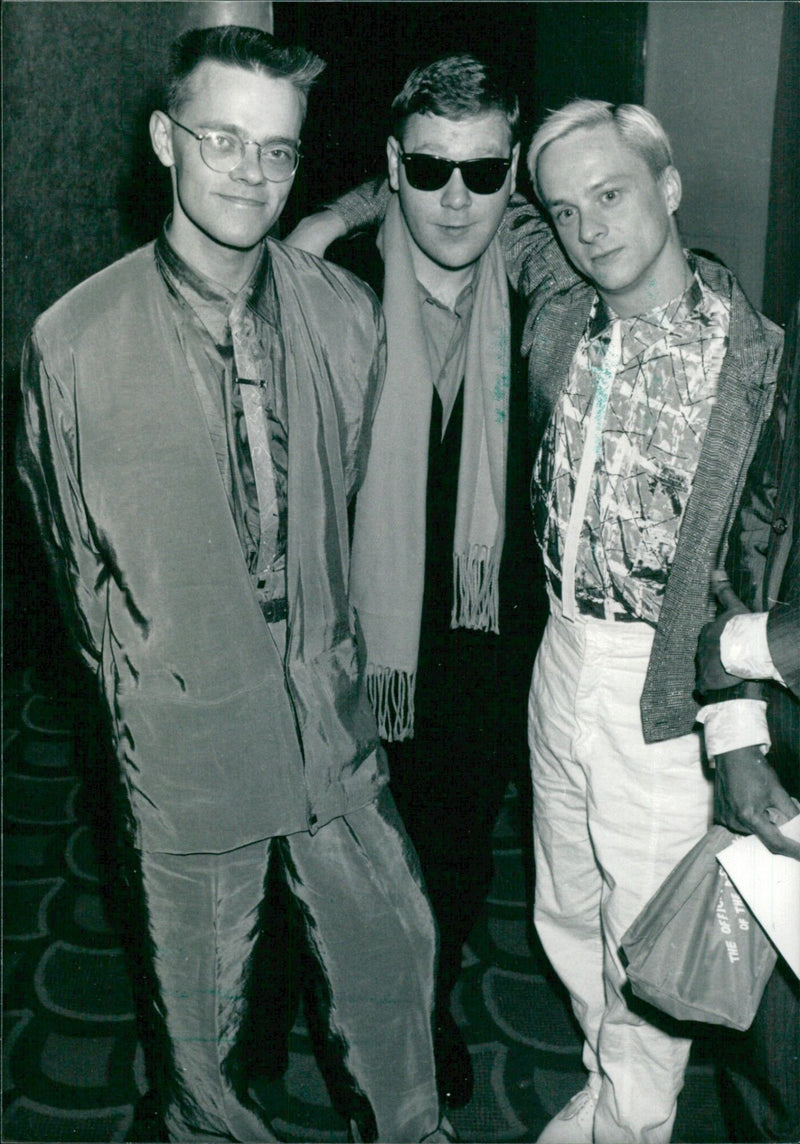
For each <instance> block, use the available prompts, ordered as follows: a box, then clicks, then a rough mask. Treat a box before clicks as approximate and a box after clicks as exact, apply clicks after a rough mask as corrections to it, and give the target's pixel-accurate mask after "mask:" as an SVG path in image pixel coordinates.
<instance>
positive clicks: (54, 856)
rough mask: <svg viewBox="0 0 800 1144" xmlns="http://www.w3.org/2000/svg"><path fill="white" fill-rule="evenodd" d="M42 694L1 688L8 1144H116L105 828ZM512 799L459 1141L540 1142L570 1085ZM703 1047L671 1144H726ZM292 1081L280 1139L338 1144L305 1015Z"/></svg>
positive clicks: (10, 685) (476, 949)
mask: <svg viewBox="0 0 800 1144" xmlns="http://www.w3.org/2000/svg"><path fill="white" fill-rule="evenodd" d="M44 690H45V689H44V688H42V687H40V686H39V685H37V682H36V679H35V677H34V673H33V671H32V670H27V671H22V672H18V673H16V674H14V675H12V677H11V678H10V679H8V680H7V681H6V687H5V698H4V707H5V721H4V748H5V798H4V820H5V821H4V826H5V851H4V888H5V938H4V946H5V949H4V954H5V956H4V1003H5V1018H4V1044H3V1056H4V1068H3V1098H4V1099H3V1130H2V1139H3V1140H4V1141H72V1142H74V1141H87V1142H88V1141H115V1140H124V1139H125V1137H126V1134H127V1133H128V1132H129V1131H130V1128H131V1125H132V1123H133V1115H134V1106H135V1104H136V1102H137V1100H138V1098H139V1096H140V1094H142V1093H144V1092H145V1090H146V1087H147V1082H146V1079H145V1069H144V1060H143V1055H142V1051H141V1047H140V1045H139V1043H138V1039H137V1032H136V1022H135V1018H134V1012H133V1003H132V997H131V989H130V985H129V981H128V977H127V973H126V963H125V958H124V955H123V952H122V949H121V948H120V943H119V938H118V931H117V930H116V929H115V927H114V926H113V925H112V924H111V922H110V921H109V918H110V917H112V916H113V915H112V914H110V913H109V911H108V909H106V907H105V896H104V893H103V885H104V883H105V881H106V878H105V877H101V874H102V871H103V869H104V868H105V867H104V865H103V863H102V862H101V860H100V858H99V855H101V854H103V853H104V852H105V851H104V842H103V829H102V827H103V823H102V821H101V822H97V821H95V816H94V815H93V809H95V808H96V805H97V801H96V799H95V798H94V792H93V790H92V787H91V784H87V781H86V776H85V775H83V774H82V767H81V765H80V762H79V759H78V757H77V756H78V755H79V754H80V752H76V731H79V730H80V726H81V719H82V712H81V705H80V703H79V701H78V699H77V698H75V697H72V698H69V697H63V696H60V695H58V694H53V693H51V694H46V693H44ZM49 690H50V691H51V692H53V691H54V689H53V688H52V686H51V687H50V689H49ZM519 803H520V800H519V798H518V797H517V792H516V791H515V790H514V788H513V787H510V788H509V792H508V797H507V800H506V804H505V806H504V808H503V811H502V813H501V815H500V818H499V819H498V823H497V827H496V830H495V880H494V885H493V888H492V891H491V895H490V898H489V900H488V902H487V910H486V914H485V917H484V918H483V919H482V921H481V922H480V923H479V924H478V926H477V927H476V929H475V931H474V932H473V935H472V938H471V940H470V944H469V946H468V947H467V948H466V949H465V954H464V967H463V972H462V976H461V980H460V982H459V985H458V988H457V991H456V996H455V1000H454V1015H455V1017H456V1020H457V1021H458V1023H459V1025H461V1026H462V1028H463V1030H464V1032H465V1035H466V1037H467V1040H468V1042H469V1045H470V1051H471V1053H472V1058H473V1062H474V1066H475V1076H476V1086H475V1095H474V1097H473V1099H472V1101H471V1102H470V1104H469V1105H468V1106H467V1107H466V1108H464V1109H462V1110H458V1111H456V1112H454V1113H453V1114H452V1120H453V1122H454V1124H455V1126H456V1128H457V1130H458V1132H459V1134H460V1135H461V1138H462V1139H463V1140H465V1141H486V1142H488V1141H532V1140H535V1139H536V1137H537V1135H538V1133H539V1132H540V1131H541V1129H542V1127H543V1126H544V1124H545V1123H546V1122H547V1120H548V1119H549V1118H550V1117H551V1116H552V1115H553V1114H554V1113H555V1112H556V1111H558V1109H559V1108H560V1107H562V1105H563V1104H564V1103H565V1102H566V1101H567V1100H568V1099H569V1097H570V1096H571V1095H572V1094H573V1093H574V1092H575V1091H576V1090H577V1089H578V1088H579V1087H580V1085H581V1072H580V1054H579V1040H578V1036H577V1034H576V1030H575V1026H574V1024H573V1021H572V1018H571V1016H570V1013H569V1009H568V1007H567V1006H566V1005H565V1002H564V998H563V995H562V993H561V992H560V990H559V989H558V987H557V986H556V984H555V983H554V982H553V980H552V978H551V976H550V975H549V971H548V968H547V965H546V962H545V960H544V957H543V955H542V954H541V951H539V950H537V949H536V948H535V942H533V941H532V940H531V938H530V935H529V934H528V933H527V927H526V917H527V910H526V904H525V903H526V879H525V875H524V869H525V867H524V863H523V858H522V851H521V848H520V837H521V836H522V835H523V830H522V825H521V820H522V817H523V815H522V814H521V813H520V805H519ZM529 942H530V944H529ZM532 945H533V947H534V948H533V949H532V948H531V946H532ZM712 1048H713V1044H712V1040H711V1037H710V1035H709V1036H708V1037H705V1038H704V1039H703V1040H701V1041H699V1042H696V1043H695V1048H694V1050H693V1056H692V1064H691V1066H690V1070H689V1074H688V1077H687V1082H686V1087H685V1089H684V1092H683V1093H682V1095H681V1099H680V1103H679V1110H678V1120H677V1124H676V1128H675V1135H674V1139H675V1140H680V1141H685V1142H690V1141H698V1142H699V1141H722V1140H724V1138H725V1133H724V1128H723V1124H722V1119H721V1114H720V1109H719V1106H718V1103H717V1098H716V1087H715V1081H714V1075H713V1067H712V1064H711V1054H712ZM286 1080H287V1088H288V1092H289V1101H288V1105H287V1106H286V1111H285V1115H284V1118H283V1123H282V1125H280V1126H278V1125H276V1127H281V1129H282V1135H283V1134H284V1133H285V1136H286V1139H289V1140H293V1141H327V1140H330V1141H338V1140H344V1139H345V1138H346V1137H345V1131H344V1124H343V1122H342V1121H341V1120H340V1119H339V1118H338V1117H337V1115H336V1114H335V1113H334V1111H333V1109H332V1107H331V1104H330V1101H329V1099H328V1096H327V1092H326V1089H325V1085H324V1082H323V1080H322V1077H321V1074H320V1072H319V1070H318V1068H317V1066H316V1062H315V1060H314V1057H313V1055H312V1053H311V1049H310V1041H309V1036H308V1032H307V1030H306V1027H305V1025H304V1023H303V1020H302V1017H301V1018H300V1019H299V1020H298V1022H297V1024H296V1025H295V1028H294V1030H293V1032H292V1034H291V1038H290V1064H289V1069H288V1073H287V1078H286Z"/></svg>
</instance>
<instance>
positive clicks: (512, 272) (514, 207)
mask: <svg viewBox="0 0 800 1144" xmlns="http://www.w3.org/2000/svg"><path fill="white" fill-rule="evenodd" d="M497 233H498V237H499V239H500V244H501V246H502V249H503V257H504V258H505V263H506V273H507V274H508V277H509V280H510V282H511V285H512V286H513V287H514V289H515V290H516V291H518V293H520V294H521V295H522V296H523V297H524V298H525V299H526V301H527V302H528V304H529V305H530V304H532V303H533V302H534V300H535V298H536V295H537V293H538V292H539V291H541V289H542V287H547V288H548V290H549V291H556V292H559V291H562V290H568V289H569V288H570V287H571V286H574V285H575V283H576V282H578V281H579V280H580V279H579V277H578V275H577V274H576V273H575V271H574V270H573V269H572V267H571V266H570V264H569V262H568V261H567V257H566V255H565V254H564V252H563V250H562V249H561V246H560V245H559V242H558V239H557V238H556V236H555V234H554V233H553V229H552V227H551V226H550V223H549V222H548V221H547V218H546V217H545V216H544V215H543V214H542V212H541V211H540V210H539V208H538V207H536V206H534V205H533V203H529V202H528V201H527V199H525V198H524V197H523V196H522V195H519V194H515V195H512V197H511V199H510V200H509V204H508V206H507V207H506V210H505V214H504V215H503V221H502V222H501V224H500V229H499V230H498V232H497Z"/></svg>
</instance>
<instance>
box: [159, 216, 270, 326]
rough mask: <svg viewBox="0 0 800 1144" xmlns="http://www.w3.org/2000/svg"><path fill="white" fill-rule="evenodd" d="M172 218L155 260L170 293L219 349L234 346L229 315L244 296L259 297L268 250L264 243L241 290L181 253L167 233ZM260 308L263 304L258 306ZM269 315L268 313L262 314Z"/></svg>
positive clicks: (161, 239)
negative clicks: (196, 266)
mask: <svg viewBox="0 0 800 1144" xmlns="http://www.w3.org/2000/svg"><path fill="white" fill-rule="evenodd" d="M168 225H169V219H167V221H166V223H165V224H164V228H163V230H162V231H161V234H160V235H159V236H158V238H157V239H156V244H155V254H156V263H157V265H158V268H159V270H160V271H161V274H162V276H163V278H164V281H165V282H166V284H167V288H168V289H169V291H170V293H172V294H173V296H175V297H176V298H177V299H178V300H179V301H182V302H183V303H185V304H186V305H187V306H189V308H190V309H191V310H192V312H193V313H194V314H195V315H196V317H197V319H198V321H199V322H200V323H201V324H202V326H203V327H204V328H205V330H206V332H207V333H208V334H209V336H210V337H211V338H212V340H213V342H214V344H215V345H216V346H218V347H219V348H220V349H229V348H230V346H231V331H230V315H231V311H232V310H233V308H234V306H235V304H236V303H237V302H239V301H240V300H241V302H243V303H244V304H245V305H247V304H248V303H250V302H251V301H254V300H255V299H256V298H258V297H260V294H261V292H262V287H263V284H264V280H265V278H266V274H267V268H268V266H269V253H268V251H267V244H266V243H264V244H263V247H262V250H261V255H260V257H259V259H258V262H257V263H256V265H255V267H254V269H253V273H252V274H251V275H250V277H249V279H248V280H247V282H245V284H244V286H242V288H241V289H240V290H238V291H232V290H229V289H228V288H227V287H226V286H223V285H222V283H220V282H215V281H213V279H211V278H206V277H205V276H204V275H202V274H200V273H199V272H198V271H197V270H195V269H194V268H193V267H192V266H190V265H189V263H188V262H186V260H185V259H184V258H182V257H181V255H180V254H178V252H177V250H175V248H174V246H172V244H171V243H170V241H169V238H168V236H167V227H168ZM259 309H261V307H259ZM261 317H262V318H265V319H267V315H266V314H261Z"/></svg>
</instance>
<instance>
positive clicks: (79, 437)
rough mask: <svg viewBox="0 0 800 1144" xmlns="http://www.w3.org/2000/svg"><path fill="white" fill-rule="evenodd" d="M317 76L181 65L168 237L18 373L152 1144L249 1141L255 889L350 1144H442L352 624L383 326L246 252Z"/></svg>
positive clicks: (213, 32)
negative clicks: (327, 1052)
mask: <svg viewBox="0 0 800 1144" xmlns="http://www.w3.org/2000/svg"><path fill="white" fill-rule="evenodd" d="M323 66H324V65H323V63H322V61H321V60H319V59H318V58H317V57H316V56H314V55H313V54H312V53H310V52H308V51H306V50H305V49H303V48H298V47H282V46H280V45H279V44H277V43H276V42H275V41H274V40H273V39H272V37H271V36H268V35H266V34H265V33H263V32H260V31H257V30H255V29H252V28H240V27H223V28H210V29H209V28H206V29H202V30H193V31H191V32H188V33H186V34H185V35H184V36H182V37H181V38H180V39H179V40H178V41H176V43H175V44H174V45H173V49H172V52H171V58H170V83H169V87H168V91H167V98H166V108H165V110H158V111H155V112H154V113H153V116H152V118H151V121H150V130H151V138H152V143H153V147H154V149H155V152H156V155H157V156H158V158H159V159H160V161H161V162H162V163H163V164H164V166H165V167H166V168H167V169H168V170H169V173H170V178H171V182H172V190H173V210H172V214H171V216H170V217H169V219H168V220H167V223H166V225H165V228H164V230H163V232H162V234H161V235H160V236H159V238H158V239H157V240H156V242H155V243H151V244H149V245H148V246H145V247H143V248H142V249H140V250H138V251H135V252H134V253H133V254H130V255H129V256H128V257H127V258H125V259H123V260H122V261H120V262H118V263H116V264H114V265H113V266H111V267H109V268H107V269H106V270H104V271H102V272H101V273H100V274H98V275H96V276H95V277H94V278H92V279H90V280H88V281H87V282H84V283H82V284H81V285H80V286H78V287H77V288H76V289H75V290H73V291H72V292H71V293H69V294H68V295H67V296H66V297H64V298H62V299H61V300H60V301H59V302H57V303H56V305H55V306H53V307H52V308H51V309H50V310H49V311H48V312H47V313H45V314H44V315H42V316H41V317H40V318H39V320H38V321H37V322H36V324H35V327H34V329H33V332H32V334H31V335H30V338H29V340H28V342H27V345H26V350H25V360H24V367H23V390H24V423H23V426H22V433H21V437H20V443H19V462H20V468H21V472H22V474H23V478H24V480H25V482H26V484H27V487H28V489H29V491H30V494H31V497H32V499H33V503H34V506H35V510H36V513H37V517H38V520H39V524H40V527H41V530H42V535H43V537H44V540H45V543H46V546H47V549H48V552H49V555H50V557H51V560H52V564H53V568H54V571H55V574H56V578H57V582H58V585H59V587H60V590H61V594H62V597H63V601H64V603H65V606H66V607H67V610H68V612H69V615H70V617H71V619H72V622H73V630H74V633H75V637H76V640H77V642H78V645H79V647H80V649H81V651H82V653H83V655H84V658H85V660H86V662H87V663H88V664H89V666H90V668H91V669H92V671H93V672H94V673H95V675H96V677H97V680H98V684H99V686H100V688H101V690H102V693H103V696H104V699H105V702H106V706H107V710H108V716H109V719H110V723H111V728H112V737H113V742H114V746H115V748H116V754H117V758H118V761H119V765H120V781H119V784H118V794H119V802H120V808H121V816H120V817H121V840H122V842H123V845H124V849H125V862H124V866H123V877H124V878H125V880H126V882H127V884H128V888H129V891H130V895H129V897H130V901H129V914H128V918H127V921H128V926H129V931H130V932H133V933H136V932H137V931H138V933H137V937H138V940H139V943H140V945H141V947H142V948H140V950H139V951H138V959H137V964H138V965H139V966H140V967H142V976H141V978H139V977H137V979H136V980H135V982H134V986H135V987H136V990H137V993H138V994H139V995H140V996H141V997H142V998H143V1002H144V1009H143V1017H144V1019H145V1025H146V1027H147V1028H148V1029H149V1031H150V1036H149V1038H148V1042H149V1044H148V1048H149V1052H150V1055H149V1060H148V1064H149V1074H150V1077H151V1081H152V1083H153V1085H154V1086H155V1088H156V1092H157V1095H158V1098H159V1103H160V1106H161V1111H162V1112H163V1115H164V1120H165V1123H166V1129H167V1132H168V1134H169V1138H170V1139H172V1140H180V1141H185V1140H200V1139H202V1140H212V1139H220V1140H223V1139H224V1140H240V1141H256V1140H273V1139H275V1138H276V1137H275V1136H274V1135H273V1133H272V1132H271V1130H270V1128H269V1127H268V1126H267V1124H266V1123H265V1122H264V1120H263V1119H262V1117H261V1116H260V1115H259V1112H258V1110H257V1109H256V1108H255V1107H254V1106H253V1104H252V1103H250V1102H248V1099H247V1096H246V1093H245V1091H244V1089H245V1084H246V1071H247V1062H246V1061H243V1060H242V1059H241V1058H242V1053H241V1051H240V1050H241V1044H242V1026H243V1024H244V1023H245V1022H246V1019H247V1014H248V1004H249V999H250V995H251V989H252V985H253V982H252V975H253V966H254V965H256V964H262V963H263V950H264V949H265V948H266V950H267V953H269V950H270V948H271V947H272V945H273V940H272V931H271V928H270V917H269V915H268V911H267V909H266V906H265V892H266V886H267V876H268V874H269V873H272V872H274V871H275V869H277V871H278V874H279V876H280V877H281V878H282V879H284V880H285V883H286V885H287V887H288V891H289V893H290V894H291V895H292V897H293V899H294V900H295V902H296V903H297V907H298V910H299V913H300V915H301V917H302V919H303V924H304V928H305V931H306V934H307V937H308V942H309V945H310V948H311V953H312V958H313V960H314V961H315V963H316V966H317V969H318V977H319V981H318V985H317V993H318V996H319V998H320V1000H321V1002H322V1006H323V1009H324V1011H325V1015H326V1017H327V1020H328V1025H329V1035H330V1041H331V1043H332V1045H334V1046H336V1047H337V1048H338V1050H339V1052H340V1055H341V1057H342V1063H343V1065H344V1068H345V1070H346V1071H347V1074H348V1075H349V1077H350V1081H351V1085H352V1090H353V1109H354V1111H353V1117H352V1122H351V1138H352V1139H379V1140H381V1141H403V1142H405V1141H413V1140H417V1141H419V1140H423V1139H425V1140H443V1139H450V1138H451V1137H450V1135H449V1131H450V1130H449V1129H448V1128H447V1127H446V1126H445V1127H443V1126H442V1124H441V1118H440V1111H439V1101H438V1096H437V1092H436V1083H435V1076H434V1063H433V1045H432V1029H431V1007H432V991H433V964H434V956H435V929H434V925H433V919H432V916H431V911H430V907H429V904H428V901H427V899H426V896H425V893H424V890H423V888H422V884H421V879H420V876H419V872H418V869H417V867H416V864H415V860H414V856H413V851H412V849H411V847H410V845H409V842H408V838H407V836H406V834H405V831H404V830H403V827H402V824H401V823H400V820H399V818H398V816H397V812H396V810H395V809H394V806H393V803H392V800H391V797H390V795H389V794H388V791H387V789H386V787H385V782H386V776H385V765H384V763H383V759H382V752H381V748H380V743H379V739H378V735H377V729H376V726H375V720H374V716H373V714H372V711H371V709H370V706H369V702H368V699H367V696H366V692H365V690H364V686H363V673H362V669H361V651H360V648H359V637H358V634H357V631H356V627H355V623H354V621H353V619H352V616H351V612H350V608H349V604H348V599H347V588H348V579H349V554H348V536H347V504H348V499H349V498H350V496H351V495H352V493H353V491H354V490H355V488H356V487H357V485H358V484H359V482H360V479H361V476H362V474H363V469H364V465H365V463H366V455H367V449H368V444H369V436H370V426H371V421H372V416H373V411H374V406H375V402H376V400H377V397H378V393H379V390H380V387H381V384H382V381H383V374H384V355H385V349H384V333H383V322H382V318H381V315H380V310H379V307H378V305H377V302H376V300H375V298H374V296H373V295H372V294H371V293H370V292H369V291H368V290H367V289H366V288H365V287H364V286H363V285H362V284H361V283H360V282H358V281H357V280H356V279H355V278H353V277H352V276H350V275H348V274H347V273H346V272H344V271H342V270H340V269H338V268H336V267H333V266H330V265H328V264H325V263H322V262H320V261H319V260H317V259H314V258H311V257H309V256H307V255H305V254H301V253H300V252H298V251H296V250H289V249H286V248H284V247H283V246H282V245H281V244H280V243H277V242H274V241H272V240H270V239H266V240H265V236H266V235H267V233H268V231H269V230H270V228H271V227H272V225H273V224H274V223H275V222H276V220H277V219H278V217H279V215H280V213H281V210H282V209H283V206H284V203H285V202H286V198H287V196H288V194H289V191H290V189H291V185H292V176H293V175H294V172H295V170H296V167H297V162H298V156H299V148H300V132H301V128H302V124H303V119H304V115H305V110H306V101H307V95H308V91H309V88H310V87H311V85H312V83H313V81H314V79H315V78H316V77H317V76H318V75H319V73H320V72H321V70H322V68H323ZM278 952H279V953H282V952H283V950H282V948H281V949H280V950H279V951H278ZM149 1138H152V1137H149Z"/></svg>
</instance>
